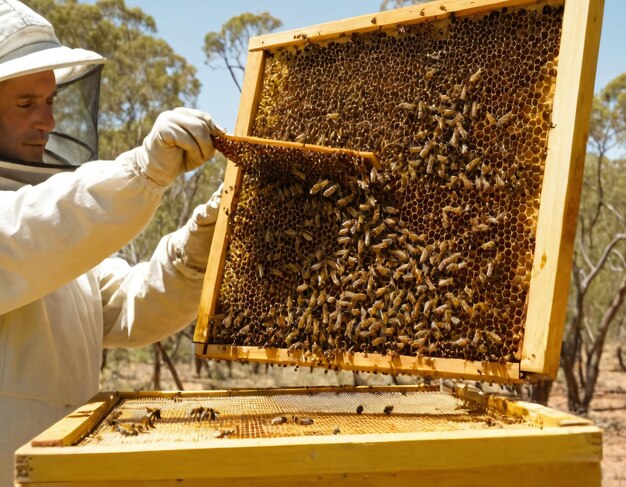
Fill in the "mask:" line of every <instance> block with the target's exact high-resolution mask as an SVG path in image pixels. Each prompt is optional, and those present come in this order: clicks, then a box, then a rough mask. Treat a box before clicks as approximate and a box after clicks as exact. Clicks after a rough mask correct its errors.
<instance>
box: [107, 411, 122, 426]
mask: <svg viewBox="0 0 626 487" xmlns="http://www.w3.org/2000/svg"><path fill="white" fill-rule="evenodd" d="M121 415H122V411H121V410H120V409H117V410H115V411H113V412H112V413H111V414H109V417H108V418H107V423H108V424H109V425H111V426H114V425H115V423H116V422H117V419H118V418H119V417H120V416H121Z"/></svg>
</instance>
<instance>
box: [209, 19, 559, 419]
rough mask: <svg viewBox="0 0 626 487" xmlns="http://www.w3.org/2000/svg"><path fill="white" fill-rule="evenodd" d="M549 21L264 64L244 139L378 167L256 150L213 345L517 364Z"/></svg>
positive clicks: (233, 222) (455, 22)
mask: <svg viewBox="0 0 626 487" xmlns="http://www.w3.org/2000/svg"><path fill="white" fill-rule="evenodd" d="M561 22H562V9H561V8H557V7H554V8H553V7H543V8H509V9H502V10H495V11H493V12H491V13H490V14H484V15H480V16H470V17H462V18H461V17H459V18H453V17H451V18H450V19H448V20H446V21H441V22H439V21H438V22H431V23H421V24H416V25H412V26H403V27H402V29H401V30H398V31H396V32H385V31H381V32H376V33H370V34H360V35H353V36H352V37H351V38H350V39H349V40H346V41H345V42H332V41H330V42H325V43H320V44H316V43H309V44H308V45H306V46H303V47H285V48H279V49H276V50H274V51H272V52H271V53H270V54H269V56H268V58H267V62H266V66H265V73H264V79H263V89H262V93H261V98H260V104H259V107H258V109H257V111H256V118H255V121H254V125H253V135H255V136H259V137H264V138H269V139H279V140H286V141H300V142H305V143H311V144H319V145H328V146H332V147H340V148H348V149H353V150H359V151H372V152H375V153H376V154H377V155H379V158H380V162H381V165H382V168H381V169H380V170H377V169H376V168H367V170H364V169H363V167H359V168H355V166H354V165H352V164H346V162H345V161H340V160H337V161H336V163H331V164H330V165H318V166H314V165H313V166H311V165H303V164H301V163H300V162H299V161H298V160H294V159H290V158H285V157H284V155H281V154H279V153H278V152H276V151H274V150H272V149H271V148H268V149H266V151H265V153H263V154H260V156H261V157H265V158H266V160H267V161H269V162H266V163H264V164H260V165H257V169H258V170H254V169H253V168H248V169H247V171H246V173H245V175H244V178H243V183H242V186H241V190H240V191H239V193H238V195H237V196H238V203H237V207H236V210H235V211H234V212H233V213H232V214H231V215H230V216H229V222H230V229H231V231H230V234H229V243H228V250H227V256H226V263H225V267H224V277H223V281H222V282H221V288H220V293H219V303H218V311H219V313H220V314H223V316H224V318H223V320H221V321H219V320H216V323H215V324H214V325H212V326H211V329H210V341H211V343H218V344H232V345H246V346H257V347H269V348H284V349H287V350H288V351H289V352H290V353H293V354H295V353H298V354H304V356H305V358H307V357H308V358H310V360H311V361H312V362H313V363H315V362H317V364H318V365H324V364H330V363H332V360H333V359H334V358H335V357H336V355H337V354H339V353H351V352H363V353H381V354H392V355H409V356H427V357H447V358H458V359H466V360H480V361H492V362H515V361H519V360H520V358H521V342H522V339H523V326H524V323H525V313H526V301H527V294H528V287H529V283H530V274H531V269H532V261H533V252H534V242H535V227H536V219H537V213H538V209H539V200H540V193H541V182H542V177H543V168H544V162H545V154H546V150H547V141H548V133H549V129H550V113H551V95H552V93H553V89H554V82H555V79H556V63H557V57H558V53H559V41H560V35H561ZM257 156H259V154H257ZM389 412H391V411H389Z"/></svg>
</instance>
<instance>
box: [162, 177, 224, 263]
mask: <svg viewBox="0 0 626 487" xmlns="http://www.w3.org/2000/svg"><path fill="white" fill-rule="evenodd" d="M223 187H224V185H223V184H222V185H220V187H219V188H218V189H217V191H215V193H213V196H211V198H210V199H209V201H208V202H207V203H205V204H203V205H200V206H197V207H196V208H195V209H194V211H193V214H192V215H191V218H189V220H188V221H187V223H186V224H185V226H184V227H182V228H180V229H179V230H177V231H176V232H175V233H174V235H173V238H172V244H173V247H174V248H173V252H174V256H175V262H174V264H175V265H178V267H179V268H180V265H179V264H183V265H184V266H185V267H186V268H187V269H192V270H194V271H197V272H205V271H206V266H207V260H208V258H209V250H211V241H212V240H213V231H214V230H215V222H216V221H217V214H218V210H219V206H220V201H221V200H222V188H223Z"/></svg>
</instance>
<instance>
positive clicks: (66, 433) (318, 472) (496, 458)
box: [16, 386, 602, 487]
mask: <svg viewBox="0 0 626 487" xmlns="http://www.w3.org/2000/svg"><path fill="white" fill-rule="evenodd" d="M372 389H373V388H371V387H344V388H336V387H327V388H316V389H315V390H316V391H318V392H324V391H327V390H328V391H334V392H337V391H342V392H343V391H348V392H350V391H354V392H359V391H362V390H367V391H368V392H371V391H372ZM432 389H433V388H432V387H430V388H429V387H425V386H391V387H384V388H381V390H384V391H386V392H401V391H423V390H432ZM311 392H312V389H311V388H304V389H303V388H295V389H281V390H272V389H241V390H237V389H235V390H228V391H204V392H201V393H198V392H182V393H175V392H159V391H153V392H139V393H136V392H121V393H118V392H115V393H101V394H98V395H97V396H95V397H94V398H93V399H92V400H91V401H90V402H89V403H87V404H86V405H84V406H82V407H81V408H79V409H77V410H76V411H75V412H74V413H72V414H70V415H69V416H67V417H66V418H65V419H63V420H61V421H59V422H58V423H57V424H55V425H53V426H52V427H51V428H49V429H48V430H47V431H45V432H43V433H42V434H41V435H39V436H38V437H36V438H35V439H34V440H32V442H30V443H29V444H27V445H24V446H23V447H21V448H20V449H19V450H18V451H17V452H16V466H17V468H16V470H17V477H16V482H17V483H16V485H21V486H27V485H44V484H45V485H46V486H47V487H61V486H65V487H71V486H73V487H75V486H77V485H84V486H91V487H96V486H97V487H100V486H111V485H116V486H127V487H130V486H133V487H137V486H140V485H160V486H169V485H171V486H174V485H180V482H181V481H184V482H185V485H191V486H199V485H207V482H210V485H218V486H226V485H228V486H234V485H242V486H244V485H245V486H247V485H253V486H254V485H292V484H293V483H294V482H297V483H298V485H319V483H321V482H323V481H327V482H330V483H331V484H332V485H346V484H350V485H352V484H356V485H406V486H410V485H415V482H416V479H419V481H420V482H426V481H429V482H433V484H434V485H445V486H446V487H457V486H458V487H460V486H462V485H478V484H480V485H482V486H485V487H495V486H498V485H503V484H506V485H510V486H519V487H522V486H524V487H527V486H528V485H533V486H546V487H547V486H550V487H553V486H557V487H565V486H566V485H574V484H575V485H578V486H594V487H595V486H598V485H599V484H600V477H601V472H600V460H601V456H602V441H601V432H600V430H599V429H598V428H596V427H595V426H592V425H591V424H590V422H589V421H587V420H584V419H581V418H577V417H575V416H571V415H569V414H567V413H562V412H559V411H555V410H552V409H549V408H546V407H544V406H541V405H537V404H529V403H525V402H515V401H510V400H507V399H505V398H497V397H489V396H483V395H482V394H481V393H475V392H468V391H466V390H464V389H462V388H461V389H460V388H455V389H454V390H452V391H451V393H452V394H453V395H456V396H457V397H467V399H468V400H470V401H479V402H480V403H481V404H483V405H485V406H486V407H488V408H493V409H494V410H497V411H499V412H501V413H503V414H506V415H508V416H510V417H518V418H521V419H524V420H525V421H528V422H530V423H533V424H534V426H521V425H520V427H519V428H514V429H511V428H508V429H499V428H494V429H489V428H479V429H468V430H462V431H460V430H457V431H447V432H441V431H438V432H422V433H395V434H362V435H336V436H333V435H328V436H301V437H284V438H266V439H262V440H259V439H226V440H224V439H215V440H211V441H205V442H202V443H198V442H194V441H191V440H190V441H189V442H169V443H163V442H158V443H144V444H142V445H123V444H120V445H116V446H114V447H112V446H94V445H89V446H72V445H74V444H75V443H76V442H77V441H78V440H79V439H80V438H82V437H84V436H85V435H87V434H89V433H90V432H91V431H92V429H93V427H94V425H95V424H96V423H97V422H98V421H100V420H102V419H103V418H104V417H105V416H106V415H107V414H108V413H109V412H110V411H111V410H112V408H113V407H114V406H115V405H116V404H117V403H118V402H119V401H120V400H121V399H135V398H146V399H149V398H151V397H154V398H157V397H158V398H161V397H166V398H167V397H172V396H173V395H174V394H177V395H178V396H180V399H181V400H183V401H184V400H185V398H186V397H187V396H198V395H201V396H206V397H215V396H224V395H226V396H233V395H246V394H306V395H308V394H311ZM333 482H335V484H333Z"/></svg>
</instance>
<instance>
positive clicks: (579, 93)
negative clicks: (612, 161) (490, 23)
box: [194, 0, 603, 382]
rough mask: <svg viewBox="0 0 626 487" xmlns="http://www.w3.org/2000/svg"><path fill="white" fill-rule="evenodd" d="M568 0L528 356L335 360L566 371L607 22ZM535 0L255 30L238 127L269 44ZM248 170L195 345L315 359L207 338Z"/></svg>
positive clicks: (228, 355)
mask: <svg viewBox="0 0 626 487" xmlns="http://www.w3.org/2000/svg"><path fill="white" fill-rule="evenodd" d="M542 3H545V4H549V5H564V6H565V11H564V17H563V26H562V37H561V45H560V54H559V69H558V75H557V80H556V88H555V92H554V98H553V112H552V127H553V128H552V130H551V131H550V134H549V142H548V152H547V155H546V162H545V173H544V179H543V186H542V194H541V206H540V211H539V217H538V221H537V230H536V242H535V251H534V260H533V269H532V277H531V281H530V290H529V296H528V302H527V317H526V323H525V333H524V340H523V347H522V357H521V361H520V362H519V363H518V362H514V363H505V364H499V363H483V362H471V361H465V360H459V359H443V358H423V357H417V358H415V357H408V356H402V357H395V358H392V357H388V356H381V355H376V354H369V355H368V354H351V355H350V356H340V357H338V358H337V359H336V361H335V363H332V364H330V365H331V366H337V367H340V368H346V369H353V370H367V371H379V372H390V373H409V374H421V375H428V376H432V377H464V378H472V379H476V380H490V381H491V380H493V381H500V382H516V381H520V380H523V379H525V378H529V377H532V376H535V377H540V376H542V377H546V376H547V377H554V376H555V375H556V372H557V370H558V363H559V355H560V347H561V338H562V333H563V326H564V319H565V311H566V305H567V297H568V288H569V276H570V272H571V262H572V255H573V244H574V233H575V227H576V219H577V212H578V203H579V198H580V190H581V184H582V170H583V164H584V158H585V147H586V136H587V127H588V123H589V117H590V110H591V99H592V96H593V83H594V78H595V66H596V62H597V51H598V46H599V38H600V28H601V23H602V13H603V1H602V0H549V1H547V2H542ZM536 4H537V2H536V1H534V0H532V1H528V0H483V1H481V2H476V1H470V0H450V1H444V2H440V1H437V2H432V3H429V4H425V5H417V6H413V7H406V8H402V9H398V10H395V11H389V12H380V13H377V14H375V15H364V16H360V17H354V18H351V19H347V20H344V21H338V22H332V23H327V24H321V25H317V26H312V27H309V28H304V29H297V30H293V31H288V32H283V33H279V34H273V35H268V36H262V37H257V38H254V39H252V40H251V42H250V51H249V57H248V65H247V69H246V74H245V80H244V88H243V92H242V98H241V103H240V109H239V118H238V120H237V125H236V130H235V133H236V134H237V135H247V134H248V133H249V132H250V130H251V125H252V122H253V120H254V117H255V111H256V108H257V106H258V103H259V96H260V90H261V86H262V83H263V72H264V60H265V55H266V52H267V51H268V50H273V49H276V48H278V47H281V46H288V45H301V44H305V43H307V42H316V41H325V40H329V39H334V38H337V37H338V36H340V35H345V33H352V32H358V33H364V32H372V31H376V30H378V29H384V28H385V27H395V26H397V25H399V24H412V23H420V22H430V21H433V20H438V19H442V18H446V17H448V16H451V15H455V16H458V17H460V16H466V15H473V14H478V13H483V12H488V11H491V10H494V9H499V8H502V7H515V6H525V5H528V6H532V5H536ZM241 178H242V174H241V172H240V171H239V170H238V169H237V168H236V167H235V166H234V165H233V164H231V163H229V165H228V167H227V171H226V177H225V187H226V190H225V192H224V197H223V200H222V207H221V209H222V211H220V216H219V218H218V222H217V228H216V232H215V236H216V237H215V238H214V240H213V245H212V249H211V256H210V259H209V265H208V271H207V275H206V279H205V286H204V292H203V295H202V302H201V306H200V311H199V316H198V324H197V327H196V331H195V335H194V342H196V343H197V345H196V354H197V355H198V356H201V357H208V358H215V359H228V360H244V361H245V360H250V361H260V362H280V363H285V364H293V365H315V363H311V361H308V360H306V359H305V357H304V356H303V355H302V354H298V353H295V354H288V353H286V350H275V349H262V348H258V347H231V346H222V345H213V344H208V343H207V341H208V339H207V330H208V328H209V326H210V322H211V320H212V319H213V318H214V316H215V310H216V306H217V301H218V292H219V283H221V280H222V271H223V268H224V262H225V258H226V251H227V240H228V214H230V213H231V212H232V210H233V209H234V208H235V207H236V204H237V198H236V195H237V194H238V191H239V188H240V185H241Z"/></svg>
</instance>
